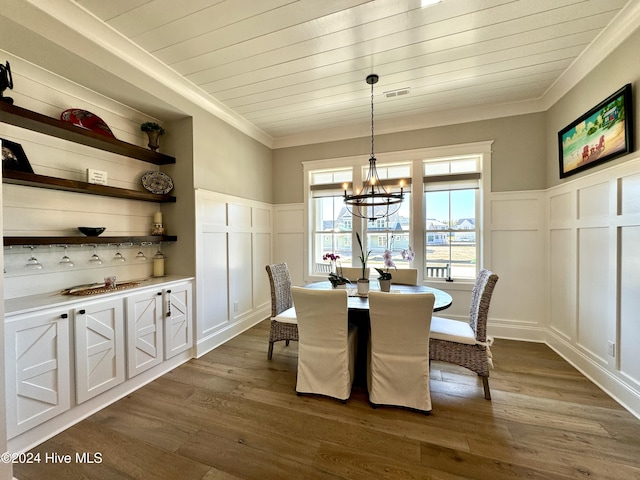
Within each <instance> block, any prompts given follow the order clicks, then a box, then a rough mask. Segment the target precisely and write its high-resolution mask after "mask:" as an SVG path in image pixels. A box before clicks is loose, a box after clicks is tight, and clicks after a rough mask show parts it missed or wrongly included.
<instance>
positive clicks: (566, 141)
mask: <svg viewBox="0 0 640 480" xmlns="http://www.w3.org/2000/svg"><path fill="white" fill-rule="evenodd" d="M633 143H634V142H633V104H632V103H631V84H627V85H625V86H624V87H622V88H621V89H620V90H618V91H617V92H615V93H614V94H612V95H611V96H609V97H608V98H606V99H605V100H603V101H602V102H600V103H599V104H598V105H596V106H595V107H593V108H592V109H591V110H589V111H588V112H587V113H585V114H584V115H582V116H581V117H580V118H578V119H577V120H576V121H574V122H572V123H571V124H569V125H567V126H566V127H565V128H563V129H562V130H560V131H559V132H558V150H559V160H560V178H564V177H567V176H569V175H574V174H576V173H578V172H581V171H583V170H586V169H588V168H592V167H595V166H596V165H600V164H601V163H603V162H607V161H609V160H612V159H614V158H617V157H620V156H621V155H626V154H627V153H630V152H632V151H633Z"/></svg>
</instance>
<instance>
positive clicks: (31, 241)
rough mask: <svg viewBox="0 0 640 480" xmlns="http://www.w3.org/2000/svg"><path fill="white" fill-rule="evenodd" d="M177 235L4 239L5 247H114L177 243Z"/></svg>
mask: <svg viewBox="0 0 640 480" xmlns="http://www.w3.org/2000/svg"><path fill="white" fill-rule="evenodd" d="M177 240H178V237H177V236H175V235H145V236H121V237H84V236H82V237H4V238H3V241H4V246H5V247H9V246H13V245H103V244H106V243H110V244H113V245H117V244H125V243H135V244H138V243H143V242H145V243H160V242H162V243H165V242H176V241H177Z"/></svg>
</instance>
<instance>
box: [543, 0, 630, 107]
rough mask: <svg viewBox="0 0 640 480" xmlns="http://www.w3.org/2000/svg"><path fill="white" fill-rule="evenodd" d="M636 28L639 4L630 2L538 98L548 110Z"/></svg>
mask: <svg viewBox="0 0 640 480" xmlns="http://www.w3.org/2000/svg"><path fill="white" fill-rule="evenodd" d="M638 26H640V1H638V0H630V1H629V3H627V4H626V5H625V6H624V8H623V9H622V10H620V12H619V13H618V15H616V16H615V17H614V18H613V20H611V22H609V25H607V26H606V27H605V28H604V29H603V30H602V32H600V34H599V35H598V36H597V37H596V38H595V39H594V40H593V41H592V42H591V43H590V44H589V46H588V47H587V48H586V49H585V50H584V51H583V52H582V54H580V56H578V58H576V59H575V60H574V61H573V62H572V63H571V65H569V67H567V69H566V70H565V71H564V72H563V73H562V75H560V77H558V79H557V80H556V81H555V82H554V83H553V84H552V85H551V86H550V87H549V88H548V89H547V91H546V92H544V93H543V94H542V96H541V97H540V98H541V100H542V104H543V105H544V109H545V110H548V109H549V108H551V107H552V106H553V105H554V104H555V103H556V102H558V101H559V100H560V99H561V98H562V97H563V96H564V95H566V94H567V93H568V92H569V91H570V90H571V89H572V88H573V87H575V86H576V85H577V84H578V82H580V81H581V80H582V79H583V78H585V77H586V76H587V74H589V72H591V71H592V70H593V69H594V68H595V67H596V66H598V64H599V63H600V62H601V61H602V59H603V58H605V57H607V56H608V55H610V54H611V53H612V52H613V51H614V50H615V49H616V48H617V47H619V46H620V45H621V44H622V43H623V42H624V41H625V40H626V39H627V38H628V37H629V36H630V35H631V34H632V33H633V32H635V31H636V30H637V29H638Z"/></svg>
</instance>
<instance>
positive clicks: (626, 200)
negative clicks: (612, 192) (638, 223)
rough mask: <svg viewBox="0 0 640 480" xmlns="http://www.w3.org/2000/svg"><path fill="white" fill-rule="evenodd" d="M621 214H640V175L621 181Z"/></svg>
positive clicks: (630, 176)
mask: <svg viewBox="0 0 640 480" xmlns="http://www.w3.org/2000/svg"><path fill="white" fill-rule="evenodd" d="M620 214H621V215H634V214H636V215H637V214H640V174H637V175H629V176H628V177H625V178H621V179H620Z"/></svg>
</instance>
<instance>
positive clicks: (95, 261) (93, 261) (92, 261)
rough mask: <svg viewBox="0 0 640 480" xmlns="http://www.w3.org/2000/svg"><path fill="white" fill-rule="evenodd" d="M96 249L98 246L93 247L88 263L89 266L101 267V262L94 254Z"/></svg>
mask: <svg viewBox="0 0 640 480" xmlns="http://www.w3.org/2000/svg"><path fill="white" fill-rule="evenodd" d="M97 248H98V245H94V246H93V255H91V258H90V259H89V263H90V264H91V265H102V260H101V259H100V257H99V256H98V254H97V253H96V249H97Z"/></svg>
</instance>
